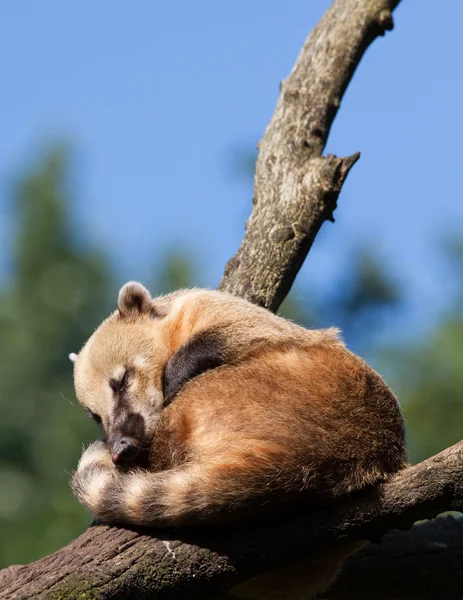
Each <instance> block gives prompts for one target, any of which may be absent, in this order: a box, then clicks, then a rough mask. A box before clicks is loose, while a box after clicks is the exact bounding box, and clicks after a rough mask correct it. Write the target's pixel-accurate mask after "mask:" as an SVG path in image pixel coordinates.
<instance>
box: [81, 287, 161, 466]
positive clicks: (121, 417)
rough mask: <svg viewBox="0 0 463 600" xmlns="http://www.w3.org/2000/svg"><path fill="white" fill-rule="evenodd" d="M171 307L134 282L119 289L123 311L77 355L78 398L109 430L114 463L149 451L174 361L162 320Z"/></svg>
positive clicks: (115, 314)
mask: <svg viewBox="0 0 463 600" xmlns="http://www.w3.org/2000/svg"><path fill="white" fill-rule="evenodd" d="M166 312H167V311H166V307H165V306H163V303H162V299H161V301H160V302H156V305H155V303H154V302H153V300H152V298H151V296H150V294H149V292H148V291H147V290H146V289H145V288H144V287H143V286H142V285H141V284H137V283H134V282H130V283H128V284H126V285H125V286H124V287H123V288H122V289H121V291H120V292H119V297H118V310H117V311H116V312H114V313H113V314H112V315H111V316H110V317H109V318H108V319H106V320H105V321H104V322H103V323H102V324H101V325H100V326H99V327H98V329H97V330H96V331H95V333H94V334H93V335H92V336H91V337H90V339H89V340H88V341H87V343H86V344H85V346H84V347H83V349H82V350H81V351H80V353H79V354H78V355H77V356H76V355H70V358H71V360H74V363H75V365H74V382H75V388H76V394H77V398H78V400H79V402H80V404H81V405H82V406H83V408H84V409H85V410H86V411H87V412H88V413H89V414H90V416H92V417H93V418H94V419H95V420H96V421H97V423H98V424H99V425H100V426H101V428H102V429H103V431H104V434H105V437H106V442H107V445H108V448H109V450H110V452H111V456H112V459H113V462H114V463H117V464H128V463H132V462H134V461H135V459H138V458H139V456H140V454H143V452H147V451H148V449H149V446H150V442H151V440H152V437H153V435H154V430H155V428H156V424H157V422H158V419H159V415H160V413H161V410H162V407H163V390H162V379H163V370H164V366H165V364H166V363H167V361H168V358H169V357H168V350H167V347H166V344H165V343H164V340H163V337H162V332H161V328H160V327H159V322H160V321H162V319H163V317H164V316H165V314H166Z"/></svg>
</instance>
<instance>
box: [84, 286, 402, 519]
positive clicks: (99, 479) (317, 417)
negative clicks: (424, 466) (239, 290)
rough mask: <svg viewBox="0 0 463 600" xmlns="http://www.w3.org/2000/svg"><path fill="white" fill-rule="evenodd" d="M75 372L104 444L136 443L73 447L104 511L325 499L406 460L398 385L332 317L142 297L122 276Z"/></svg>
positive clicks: (94, 503) (229, 302) (173, 515)
mask: <svg viewBox="0 0 463 600" xmlns="http://www.w3.org/2000/svg"><path fill="white" fill-rule="evenodd" d="M192 341H193V342H194V343H193V342H192ZM166 379H167V380H166ZM75 384H76V392H77V396H78V398H79V401H80V402H81V404H82V405H83V406H84V407H85V408H86V409H88V410H89V411H91V412H92V413H95V414H96V415H98V416H99V417H100V418H101V421H102V427H103V429H104V432H105V435H106V438H107V445H108V446H109V448H111V440H112V439H113V438H114V437H115V436H116V437H117V436H119V438H120V436H121V435H126V434H127V432H128V431H130V439H131V441H132V442H133V443H134V444H135V445H138V446H139V447H140V448H141V450H144V451H145V452H144V454H143V453H142V454H141V455H139V456H138V458H137V461H134V462H133V463H131V464H129V465H124V466H123V467H120V466H117V465H116V466H115V465H114V464H113V463H112V461H111V459H110V453H109V450H108V447H107V445H106V444H105V443H104V442H97V443H96V444H94V445H92V446H90V448H89V449H88V450H87V451H86V452H84V454H83V456H82V459H81V462H80V463H79V467H78V469H77V472H76V474H75V475H74V479H73V488H74V491H75V493H76V495H77V497H78V498H79V500H80V501H81V502H82V503H83V504H84V505H85V506H87V507H88V508H89V509H90V510H91V511H92V512H93V513H94V514H95V516H96V517H97V518H99V519H101V520H103V521H106V522H110V523H130V524H133V525H155V526H170V525H192V524H198V523H204V522H211V521H215V520H217V519H230V518H231V519H237V518H243V512H245V513H246V514H247V516H248V518H249V516H250V515H251V518H252V514H256V513H252V510H251V511H250V510H249V509H250V507H252V506H257V507H258V508H257V511H256V512H261V506H263V505H266V506H268V505H269V504H270V505H273V504H275V505H276V504H277V503H278V502H280V501H284V500H286V501H289V500H291V501H294V502H302V503H304V502H305V503H307V502H326V501H329V500H331V499H333V498H337V497H339V496H342V495H343V494H346V493H349V492H353V491H356V490H360V489H361V488H363V487H365V486H368V485H372V484H375V483H377V482H379V481H384V480H386V479H387V478H388V477H389V476H390V475H391V474H392V473H394V472H396V471H398V470H399V469H401V468H403V467H404V466H405V465H406V455H405V444H404V428H403V420H402V416H401V413H400V409H399V407H398V405H397V401H396V399H395V397H394V395H393V394H392V392H391V391H390V389H389V388H388V387H387V385H386V384H385V383H384V381H383V380H382V378H381V377H380V376H379V375H378V374H377V373H376V372H375V371H373V370H372V369H371V368H370V367H369V366H368V365H367V364H366V363H365V362H364V361H362V360H361V359H360V358H359V357H357V356H355V355H354V354H353V353H351V352H350V351H348V350H347V349H346V348H345V346H344V344H343V343H342V342H341V341H340V340H339V339H338V336H337V331H336V330H319V331H310V330H307V329H304V328H302V327H299V326H297V325H295V324H294V323H291V322H290V321H287V320H285V319H282V318H280V317H277V316H275V315H273V314H271V313H269V312H268V311H266V310H264V309H262V308H258V307H256V306H254V305H251V304H249V303H248V302H246V301H244V300H241V299H239V298H235V297H233V296H230V295H228V294H224V293H220V292H213V291H206V290H187V291H181V292H177V293H175V294H172V295H169V296H165V297H161V298H155V299H151V297H150V296H149V293H148V292H147V291H146V290H145V289H144V288H143V287H142V286H140V285H139V284H127V285H126V286H125V287H124V288H123V289H122V290H121V292H120V295H119V309H118V311H116V313H114V314H113V315H111V316H110V317H109V318H108V319H107V320H106V321H105V322H104V323H103V324H102V325H101V326H100V327H99V328H98V330H97V331H96V332H95V333H94V334H93V336H92V337H91V338H90V340H89V341H88V342H87V344H86V345H85V347H84V348H83V349H82V351H81V352H80V354H79V355H78V357H77V360H76V364H75ZM166 389H169V390H171V393H172V398H170V399H169V402H170V404H168V405H167V406H166V405H165V400H166V398H165V397H164V390H166ZM134 424H135V425H134ZM137 427H138V429H137V430H136V431H135V430H134V428H135V429H136V428H137ZM127 435H128V434H127ZM113 460H114V454H113ZM143 461H144V462H143ZM269 500H272V502H270V503H269Z"/></svg>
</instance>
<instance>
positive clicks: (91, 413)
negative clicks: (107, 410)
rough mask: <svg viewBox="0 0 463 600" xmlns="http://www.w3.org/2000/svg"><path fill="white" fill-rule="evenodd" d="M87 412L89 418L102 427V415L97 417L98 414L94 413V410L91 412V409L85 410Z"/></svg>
mask: <svg viewBox="0 0 463 600" xmlns="http://www.w3.org/2000/svg"><path fill="white" fill-rule="evenodd" d="M85 412H86V413H87V414H88V416H89V417H90V418H91V419H93V420H94V421H95V423H96V424H97V425H100V426H101V417H100V415H97V414H96V413H94V412H93V411H92V410H90V409H89V408H86V409H85Z"/></svg>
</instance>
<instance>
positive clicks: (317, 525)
mask: <svg viewBox="0 0 463 600" xmlns="http://www.w3.org/2000/svg"><path fill="white" fill-rule="evenodd" d="M462 456H463V442H460V443H459V444H457V445H456V446H453V447H452V448H449V449H447V450H445V451H444V452H442V453H440V454H438V455H437V456H435V457H433V458H430V459H428V460H426V461H424V462H423V463H420V464H419V465H416V466H414V467H410V468H408V469H406V470H405V471H403V472H402V473H400V474H399V475H396V476H395V477H394V479H393V480H392V481H390V482H389V483H387V484H386V485H383V486H381V487H378V488H375V489H373V490H370V491H369V492H368V493H364V494H361V495H357V496H353V497H352V498H351V499H349V500H348V501H346V502H343V503H342V505H339V506H337V507H336V508H335V509H330V510H327V509H324V510H323V509H318V510H316V511H314V510H310V511H304V512H301V513H297V514H291V516H288V515H286V516H285V518H281V519H278V520H274V521H272V522H271V523H270V524H268V525H265V524H264V525H260V526H254V527H249V526H247V527H243V528H237V527H234V528H232V529H214V530H211V531H205V530H201V531H197V532H195V531H193V530H190V531H187V530H183V531H177V532H174V533H173V534H171V535H165V534H163V535H162V536H159V537H154V535H155V534H153V536H151V535H150V534H146V533H145V534H143V533H139V532H135V531H128V530H125V529H117V528H110V527H106V526H95V527H91V528H90V529H88V531H87V532H85V533H84V534H83V535H81V536H80V537H79V538H77V539H76V540H74V541H73V542H71V544H69V546H67V547H65V548H63V549H61V550H59V551H58V552H56V553H55V554H52V555H51V556H48V557H46V558H43V559H41V560H39V561H37V562H36V563H32V564H30V565H27V566H14V567H9V568H8V569H5V570H3V571H1V572H0V600H7V599H8V600H10V599H11V598H17V599H26V598H27V599H29V598H47V599H48V598H49V599H56V600H58V599H59V600H62V599H71V598H72V599H76V598H82V599H83V598H85V599H89V598H99V599H109V598H118V599H124V600H129V599H135V598H136V599H148V598H150V599H158V598H162V599H167V598H168V599H175V600H178V599H183V598H184V599H187V598H188V599H194V598H202V599H205V598H211V597H214V595H216V594H218V593H219V592H221V591H222V590H226V589H228V588H229V587H230V586H232V585H234V584H237V583H239V582H241V581H245V580H246V579H249V578H250V577H253V576H255V575H258V574H260V573H262V572H264V571H268V570H272V569H274V568H275V567H285V566H289V565H290V564H292V563H293V562H294V561H295V560H300V559H303V558H304V557H308V556H310V555H311V554H313V555H316V554H317V553H319V552H320V551H322V550H326V549H328V548H330V547H333V546H336V545H338V544H342V543H345V542H348V541H353V540H362V539H373V540H379V539H380V538H381V537H382V536H383V535H384V534H385V533H386V532H387V531H389V530H390V529H391V528H392V527H394V528H410V527H411V526H412V525H413V523H414V521H416V520H417V519H425V518H429V517H433V516H435V515H436V514H437V513H439V512H442V511H444V510H447V509H450V508H452V509H461V508H463V477H462V471H463V468H462ZM283 516H284V515H282V517H283ZM460 530H461V528H460ZM158 533H159V532H158ZM408 536H409V539H412V542H411V543H412V545H413V544H414V545H417V544H418V545H419V541H420V539H421V538H422V534H421V533H420V529H419V528H417V527H415V532H414V533H409V534H408ZM445 539H447V538H445ZM384 543H385V545H386V546H387V540H386V541H385V542H384ZM436 543H437V545H436ZM442 543H443V542H441V541H440V538H439V539H437V540H433V544H434V550H435V551H438V552H439V553H440V552H441V551H443V550H444V548H443V547H442V546H439V544H442ZM453 543H454V549H452V551H450V552H449V551H448V549H446V550H447V558H448V559H450V560H454V561H455V560H457V558H459V557H461V554H462V543H461V542H458V541H456V540H455V539H453ZM395 552H396V554H394V556H397V555H398V556H399V557H400V556H401V554H403V552H404V549H403V548H402V547H400V546H398V547H397V550H396V551H395ZM429 553H430V549H429V548H428V549H427V554H428V555H429ZM371 554H372V551H370V553H368V552H367V554H366V558H365V555H361V556H363V559H362V558H359V559H358V560H359V562H360V561H361V560H365V561H368V560H369V561H370V562H374V561H372V558H371ZM424 558H425V559H426V558H427V559H428V560H429V559H430V558H431V557H430V556H427V557H424ZM388 560H389V561H391V560H392V559H391V557H390V556H389V557H388V556H387V555H386V556H385V557H384V561H385V563H384V564H385V566H384V569H386V570H387V566H388V565H387V561H388ZM355 564H356V563H355V562H354V561H353V560H352V561H351V566H350V567H349V569H350V570H349V569H347V570H346V574H345V578H346V579H348V578H350V581H351V583H350V585H354V584H355V570H356V569H357V573H360V575H361V574H362V573H363V569H362V568H361V567H359V566H358V563H357V566H355ZM367 564H368V563H367ZM377 568H378V569H379V571H380V572H381V562H379V563H378V565H377ZM389 568H390V567H389ZM386 572H387V571H386ZM447 572H448V571H447ZM457 574H458V575H459V577H460V583H461V564H460V566H459V571H458V572H457ZM454 575H455V576H456V574H455V573H454ZM348 580H349V579H348ZM436 581H437V579H436ZM396 583H397V588H394V589H395V592H394V593H395V595H394V598H398V597H400V594H401V593H402V592H401V586H402V583H401V581H400V577H399V578H398V580H397V579H396ZM457 583H458V582H456V583H455V585H454V588H455V586H456V585H457ZM403 585H404V588H403V589H404V590H405V591H404V595H403V597H404V598H408V597H413V596H410V595H407V590H409V588H410V586H409V583H408V582H403ZM405 586H408V587H405ZM337 589H338V593H343V591H342V590H343V589H344V590H345V588H343V586H342V585H341V584H339V585H338V588H337ZM446 589H447V588H444V589H442V590H441V591H440V596H441V597H442V598H445V597H450V596H445V590H446ZM458 591H459V593H460V594H462V593H463V586H461V585H459V587H458ZM370 594H371V588H370ZM339 597H342V596H339ZM344 597H345V596H344ZM370 597H371V596H370ZM375 597H376V596H375ZM420 597H423V596H420Z"/></svg>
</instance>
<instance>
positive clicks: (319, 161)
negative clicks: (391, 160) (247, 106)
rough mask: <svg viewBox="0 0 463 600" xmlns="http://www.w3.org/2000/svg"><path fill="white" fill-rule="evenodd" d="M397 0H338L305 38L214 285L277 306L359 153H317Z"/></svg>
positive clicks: (330, 216) (388, 26) (329, 214)
mask: <svg viewBox="0 0 463 600" xmlns="http://www.w3.org/2000/svg"><path fill="white" fill-rule="evenodd" d="M398 3H399V0H336V1H335V2H333V4H332V6H331V7H330V8H329V9H328V11H327V12H326V13H325V15H324V17H323V18H322V19H321V21H320V22H319V24H318V25H317V26H316V27H315V29H314V30H313V31H312V33H311V34H310V36H309V37H308V38H307V41H306V42H305V44H304V46H303V48H302V50H301V52H300V54H299V56H298V58H297V61H296V64H295V65H294V68H293V70H292V72H291V74H290V75H289V77H288V78H287V79H286V80H285V81H283V83H282V84H281V93H280V97H279V100H278V102H277V106H276V109H275V112H274V114H273V117H272V120H271V121H270V124H269V125H268V127H267V130H266V132H265V135H264V137H263V139H262V140H261V142H260V143H259V155H258V159H257V165H256V176H255V181H254V199H253V204H254V207H253V210H252V215H251V217H250V219H249V221H248V222H247V227H246V234H245V236H244V239H243V242H242V244H241V247H240V248H239V250H238V252H237V254H236V255H235V256H234V257H233V258H232V259H230V260H229V261H228V264H227V266H226V268H225V274H224V276H223V279H222V281H221V283H220V286H219V289H224V290H227V291H229V292H232V293H233V294H236V295H237V296H243V297H244V298H247V299H248V300H250V301H251V302H254V303H255V304H259V305H261V306H265V307H266V308H269V309H270V310H273V311H275V310H277V308H278V306H279V305H280V304H281V302H282V300H283V299H284V297H285V296H286V294H287V293H288V291H289V290H290V288H291V285H292V283H293V281H294V278H295V277H296V275H297V273H298V271H299V269H300V267H301V265H302V263H303V262H304V259H305V257H306V256H307V252H308V251H309V249H310V247H311V245H312V243H313V241H314V239H315V236H316V235H317V233H318V231H319V229H320V227H321V225H322V224H323V222H324V221H326V220H333V211H334V210H335V208H336V201H337V198H338V194H339V192H340V190H341V187H342V184H343V183H344V180H345V178H346V177H347V174H348V173H349V170H350V169H351V167H352V165H353V164H354V163H355V161H356V160H357V159H358V157H359V154H354V155H352V156H350V157H348V158H337V157H336V156H327V157H324V156H322V152H323V149H324V147H325V144H326V141H327V139H328V134H329V131H330V127H331V124H332V122H333V119H334V117H335V116H336V113H337V112H338V109H339V106H340V103H341V99H342V96H343V94H344V91H345V90H346V87H347V85H348V84H349V81H350V80H351V78H352V75H353V73H354V70H355V68H356V67H357V65H358V63H359V61H360V59H361V57H362V55H363V53H364V52H365V50H366V48H367V47H368V45H369V44H370V43H371V42H372V41H373V40H374V39H375V38H376V37H377V36H378V35H382V34H383V33H384V32H385V30H387V29H392V26H393V21H392V10H393V9H394V8H395V7H396V6H397V4H398Z"/></svg>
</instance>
